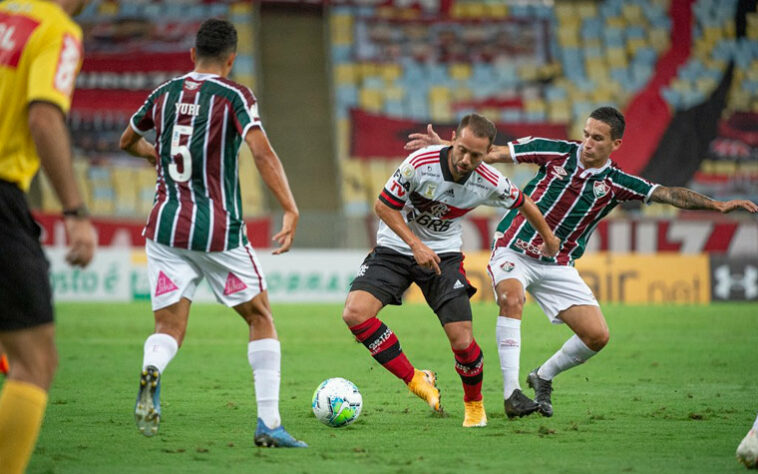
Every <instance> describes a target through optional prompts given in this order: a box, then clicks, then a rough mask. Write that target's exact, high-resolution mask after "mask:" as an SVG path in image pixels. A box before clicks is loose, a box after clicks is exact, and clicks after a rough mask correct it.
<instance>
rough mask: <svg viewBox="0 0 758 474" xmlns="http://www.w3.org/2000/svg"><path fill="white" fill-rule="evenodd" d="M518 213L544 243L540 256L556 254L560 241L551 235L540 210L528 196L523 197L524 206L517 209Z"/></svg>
mask: <svg viewBox="0 0 758 474" xmlns="http://www.w3.org/2000/svg"><path fill="white" fill-rule="evenodd" d="M519 212H520V213H521V214H523V215H524V217H525V218H526V220H527V221H529V224H531V225H532V227H534V229H535V230H536V231H537V232H539V234H540V236H541V237H542V241H543V242H544V243H543V244H542V254H543V255H545V256H547V257H552V256H553V255H555V254H557V253H558V251H559V250H560V249H561V239H559V238H558V237H556V236H555V234H553V231H552V230H551V229H550V226H549V225H548V224H547V221H545V216H543V215H542V212H540V209H539V208H538V207H537V205H536V204H534V201H532V199H531V198H530V197H529V196H527V195H524V204H522V205H521V207H520V208H519Z"/></svg>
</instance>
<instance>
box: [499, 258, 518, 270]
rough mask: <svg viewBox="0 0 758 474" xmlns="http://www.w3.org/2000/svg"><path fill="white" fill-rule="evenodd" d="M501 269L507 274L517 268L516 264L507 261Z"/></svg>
mask: <svg viewBox="0 0 758 474" xmlns="http://www.w3.org/2000/svg"><path fill="white" fill-rule="evenodd" d="M500 268H502V269H503V271H505V272H510V271H511V270H513V269H514V268H516V264H515V263H513V262H509V261H507V260H506V261H505V262H503V264H502V265H500Z"/></svg>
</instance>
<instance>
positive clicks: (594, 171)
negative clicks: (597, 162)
mask: <svg viewBox="0 0 758 474" xmlns="http://www.w3.org/2000/svg"><path fill="white" fill-rule="evenodd" d="M581 156H582V147H579V148H578V149H577V151H576V165H577V166H578V167H579V169H580V170H581V171H580V174H579V176H580V177H581V178H589V177H590V176H598V175H600V174H601V173H603V172H605V171H607V170H608V168H610V167H611V159H610V158H608V161H606V162H605V164H604V165H603V166H601V167H600V168H585V167H584V165H583V164H582V159H581Z"/></svg>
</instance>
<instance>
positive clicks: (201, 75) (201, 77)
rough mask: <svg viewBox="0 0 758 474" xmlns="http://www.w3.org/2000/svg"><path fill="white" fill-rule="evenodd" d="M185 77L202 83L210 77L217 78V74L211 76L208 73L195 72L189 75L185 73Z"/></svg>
mask: <svg viewBox="0 0 758 474" xmlns="http://www.w3.org/2000/svg"><path fill="white" fill-rule="evenodd" d="M186 77H191V78H192V79H194V80H196V81H204V80H206V79H210V78H212V77H218V74H211V73H208V72H195V71H192V72H190V73H187V76H186Z"/></svg>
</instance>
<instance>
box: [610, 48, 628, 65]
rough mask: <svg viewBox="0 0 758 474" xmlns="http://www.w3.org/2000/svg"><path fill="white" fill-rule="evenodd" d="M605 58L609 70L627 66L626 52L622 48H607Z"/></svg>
mask: <svg viewBox="0 0 758 474" xmlns="http://www.w3.org/2000/svg"><path fill="white" fill-rule="evenodd" d="M606 58H607V59H608V66H609V67H611V68H625V67H626V66H627V65H628V64H629V63H628V61H627V56H626V51H624V49H623V48H608V49H607V50H606Z"/></svg>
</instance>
